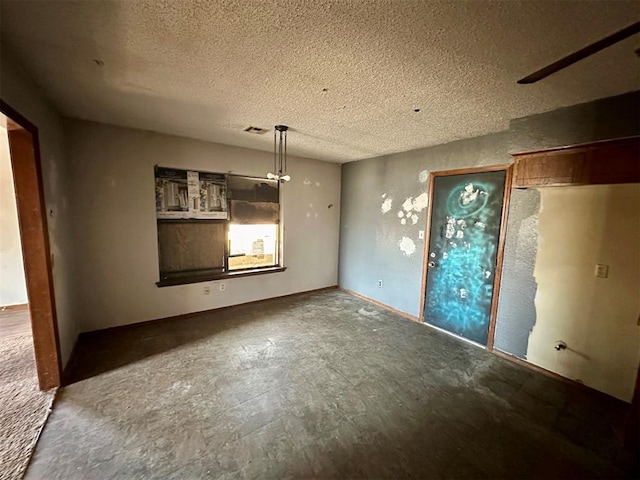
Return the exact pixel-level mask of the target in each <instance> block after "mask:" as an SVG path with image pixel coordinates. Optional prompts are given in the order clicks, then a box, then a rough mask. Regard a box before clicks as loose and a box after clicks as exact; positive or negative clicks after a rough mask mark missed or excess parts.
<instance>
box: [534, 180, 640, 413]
mask: <svg viewBox="0 0 640 480" xmlns="http://www.w3.org/2000/svg"><path fill="white" fill-rule="evenodd" d="M540 195H541V200H542V206H541V209H540V213H539V215H538V255H537V258H536V264H535V270H534V274H535V278H536V281H537V282H538V290H537V293H536V297H535V305H536V312H537V320H536V324H535V326H534V328H533V331H532V332H531V336H530V337H529V345H528V349H527V359H528V360H529V361H530V362H531V363H534V364H536V365H539V366H541V367H544V368H546V369H548V370H551V371H553V372H556V373H559V374H560V375H564V376H565V377H568V378H573V379H576V380H578V381H580V382H583V383H585V384H586V385H589V386H591V387H594V388H596V389H598V390H600V391H603V392H606V393H608V394H610V395H612V396H614V397H617V398H620V399H621V400H625V401H631V398H632V396H633V389H634V386H635V380H636V372H637V369H638V361H640V328H638V324H637V321H638V315H640V248H638V247H639V246H640V210H639V209H638V206H640V184H630V185H589V186H583V187H571V188H541V189H540ZM596 264H604V265H607V266H608V272H607V277H606V278H602V277H596V275H595V267H596ZM558 341H564V342H565V343H566V345H567V348H566V349H563V350H559V351H558V350H556V349H555V348H554V347H555V345H556V344H557V342H558Z"/></svg>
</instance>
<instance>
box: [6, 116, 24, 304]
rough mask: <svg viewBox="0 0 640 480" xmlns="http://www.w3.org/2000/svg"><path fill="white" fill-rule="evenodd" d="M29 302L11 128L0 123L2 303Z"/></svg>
mask: <svg viewBox="0 0 640 480" xmlns="http://www.w3.org/2000/svg"><path fill="white" fill-rule="evenodd" d="M23 303H27V286H26V284H25V279H24V267H23V264H22V246H21V244H20V229H19V228H18V210H17V208H16V194H15V189H14V188H13V174H12V172H11V158H10V157H9V139H8V137H7V130H6V129H5V128H4V127H3V126H0V306H6V305H20V304H23Z"/></svg>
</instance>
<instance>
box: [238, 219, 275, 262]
mask: <svg viewBox="0 0 640 480" xmlns="http://www.w3.org/2000/svg"><path fill="white" fill-rule="evenodd" d="M228 238H229V270H240V269H244V268H256V267H273V266H275V265H277V264H278V225H268V224H267V225H234V224H231V225H229V236H228Z"/></svg>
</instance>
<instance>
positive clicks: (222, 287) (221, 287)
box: [220, 282, 227, 292]
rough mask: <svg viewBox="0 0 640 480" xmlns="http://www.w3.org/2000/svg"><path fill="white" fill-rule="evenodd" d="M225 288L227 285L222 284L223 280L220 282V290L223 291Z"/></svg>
mask: <svg viewBox="0 0 640 480" xmlns="http://www.w3.org/2000/svg"><path fill="white" fill-rule="evenodd" d="M226 289H227V286H226V285H225V284H224V282H220V291H221V292H224V291H225V290H226Z"/></svg>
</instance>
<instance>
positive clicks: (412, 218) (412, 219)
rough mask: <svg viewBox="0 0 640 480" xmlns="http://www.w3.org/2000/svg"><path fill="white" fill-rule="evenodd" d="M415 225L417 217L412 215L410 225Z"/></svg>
mask: <svg viewBox="0 0 640 480" xmlns="http://www.w3.org/2000/svg"><path fill="white" fill-rule="evenodd" d="M416 223H418V215H416V214H415V213H414V214H413V215H411V224H412V225H415V224H416Z"/></svg>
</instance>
